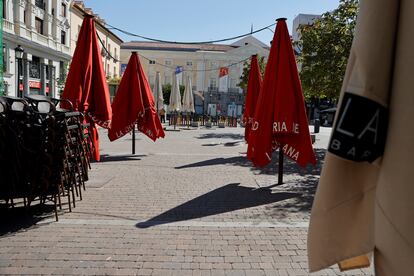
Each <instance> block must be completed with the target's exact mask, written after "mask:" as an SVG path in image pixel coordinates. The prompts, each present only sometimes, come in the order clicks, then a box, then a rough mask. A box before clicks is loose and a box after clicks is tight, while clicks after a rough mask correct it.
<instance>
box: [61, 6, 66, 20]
mask: <svg viewBox="0 0 414 276" xmlns="http://www.w3.org/2000/svg"><path fill="white" fill-rule="evenodd" d="M60 16H62V17H66V4H64V3H62V7H61V8H60Z"/></svg>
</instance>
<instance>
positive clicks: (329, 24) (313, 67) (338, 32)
mask: <svg viewBox="0 0 414 276" xmlns="http://www.w3.org/2000/svg"><path fill="white" fill-rule="evenodd" d="M357 11H358V0H340V2H339V7H338V8H337V9H335V10H333V11H332V12H327V13H325V14H323V15H322V17H321V18H320V19H318V20H316V21H315V22H314V23H313V24H312V25H302V26H300V27H299V32H300V34H301V40H300V41H299V42H298V43H297V44H296V47H297V48H299V49H300V56H299V58H298V61H299V63H300V64H301V71H300V78H301V81H302V87H303V91H304V94H305V98H307V99H311V98H329V99H334V100H335V99H337V98H338V97H339V93H340V91H341V86H342V81H343V78H344V75H345V70H346V65H347V62H348V57H349V53H350V50H351V46H352V40H353V35H354V29H355V25H356V17H357Z"/></svg>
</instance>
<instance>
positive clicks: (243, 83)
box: [239, 56, 266, 90]
mask: <svg viewBox="0 0 414 276" xmlns="http://www.w3.org/2000/svg"><path fill="white" fill-rule="evenodd" d="M257 61H258V63H259V68H260V73H261V74H262V77H263V75H264V72H265V69H266V62H265V58H264V57H260V56H257ZM249 73H250V60H249V61H245V62H244V63H243V73H242V75H241V77H240V83H239V87H240V88H242V89H243V90H246V89H247V82H248V81H249Z"/></svg>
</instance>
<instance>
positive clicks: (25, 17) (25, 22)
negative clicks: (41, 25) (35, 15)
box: [23, 10, 27, 25]
mask: <svg viewBox="0 0 414 276" xmlns="http://www.w3.org/2000/svg"><path fill="white" fill-rule="evenodd" d="M23 22H24V25H27V12H26V10H24V11H23Z"/></svg>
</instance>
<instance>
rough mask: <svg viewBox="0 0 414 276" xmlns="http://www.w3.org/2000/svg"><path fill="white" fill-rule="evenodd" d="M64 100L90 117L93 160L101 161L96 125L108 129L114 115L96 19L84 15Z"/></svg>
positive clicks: (63, 96)
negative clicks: (97, 33)
mask: <svg viewBox="0 0 414 276" xmlns="http://www.w3.org/2000/svg"><path fill="white" fill-rule="evenodd" d="M62 98H63V99H68V100H70V101H71V102H72V103H73V107H74V109H75V110H77V111H81V112H83V113H84V114H86V115H87V117H89V119H88V121H89V122H90V124H91V128H92V131H91V136H92V144H93V146H94V157H95V160H97V161H99V159H100V156H99V137H98V131H97V129H96V127H95V123H97V124H98V125H99V126H101V127H104V128H109V127H110V125H111V118H112V111H111V104H110V100H109V88H108V84H107V82H106V77H105V73H104V70H103V65H102V57H101V51H100V48H99V46H98V40H97V37H96V29H95V22H94V19H93V16H90V15H85V18H84V19H83V23H82V27H81V29H80V32H79V37H78V42H77V44H76V49H75V53H74V55H73V58H72V62H71V65H70V69H69V73H68V77H67V80H66V84H65V90H64V92H63V95H62ZM63 105H64V104H63ZM64 107H65V106H64Z"/></svg>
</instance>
